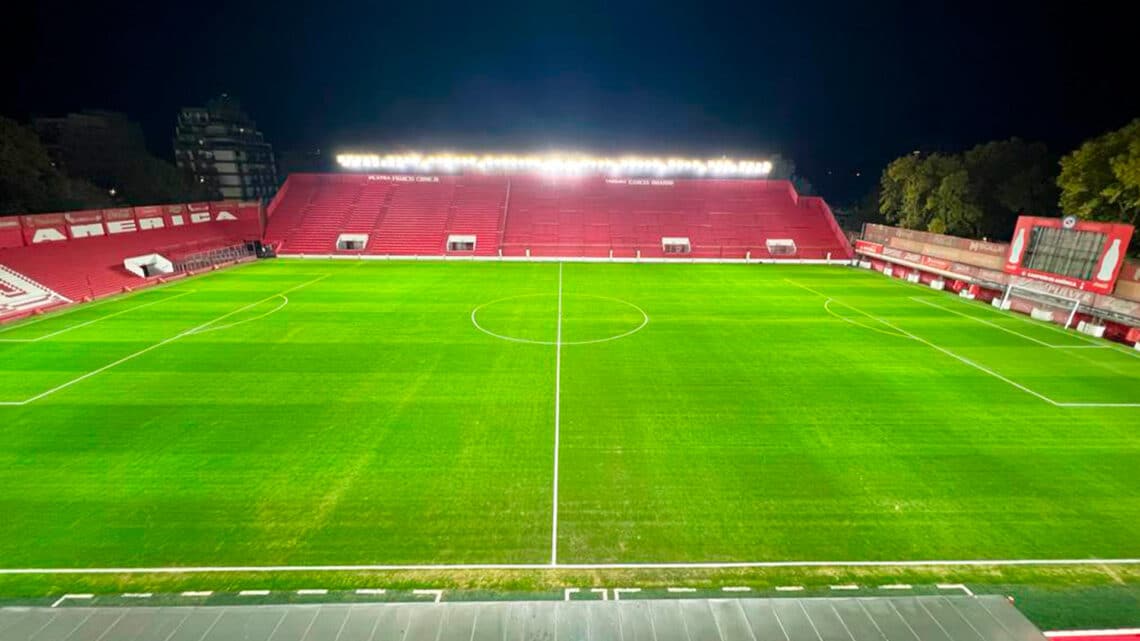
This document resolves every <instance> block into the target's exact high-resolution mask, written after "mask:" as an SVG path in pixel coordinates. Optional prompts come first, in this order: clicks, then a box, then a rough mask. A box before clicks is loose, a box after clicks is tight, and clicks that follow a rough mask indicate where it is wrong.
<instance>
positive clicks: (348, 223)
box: [266, 174, 852, 259]
mask: <svg viewBox="0 0 1140 641" xmlns="http://www.w3.org/2000/svg"><path fill="white" fill-rule="evenodd" d="M341 233H360V234H368V235H369V240H368V243H367V245H366V246H365V248H364V249H363V250H362V251H361V252H341V253H364V254H374V255H393V256H397V255H416V256H440V255H444V254H447V253H456V252H447V251H446V243H447V237H448V236H449V235H451V234H461V235H475V236H476V238H477V243H476V248H475V251H474V254H475V255H481V256H494V255H497V254H499V253H500V252H501V253H502V254H503V255H504V256H524V255H526V254H527V253H528V252H529V254H530V255H531V256H536V257H541V256H548V257H608V256H610V255H612V256H614V257H616V258H632V257H636V256H639V255H640V256H641V257H645V258H661V257H679V258H712V259H715V258H732V259H741V258H745V257H751V258H753V259H769V258H790V259H823V258H827V257H828V256H830V257H832V258H835V259H847V258H850V257H851V256H852V252H851V247H850V245H849V244H848V242H847V239H846V238H845V237H844V235H843V233H842V231H841V230H840V229H839V226H838V225H837V224H836V223H835V218H834V216H832V214H831V210H830V209H829V208H828V207H827V204H826V203H825V202H824V201H823V200H822V199H820V198H812V197H800V196H799V195H798V194H797V193H796V191H795V189H794V188H792V186H791V183H789V182H787V181H775V180H773V181H769V180H715V179H709V180H705V179H677V180H660V181H652V180H618V179H606V178H604V177H601V176H590V177H569V178H568V177H561V178H549V177H539V176H534V175H525V176H509V177H508V176H481V175H471V176H440V177H425V176H392V175H366V174H328V175H325V174H295V175H292V176H290V177H289V180H288V181H287V182H286V185H285V187H284V188H283V189H282V194H281V195H279V197H278V199H276V200H275V202H274V203H273V204H272V205H271V206H270V209H269V226H268V230H267V232H266V240H267V241H269V242H271V243H273V244H274V245H276V246H277V247H278V251H279V252H281V253H285V254H331V253H336V252H337V249H336V240H337V237H338V236H339V234H341ZM664 237H679V238H688V239H689V243H690V246H691V251H690V252H689V253H685V254H669V255H667V254H665V252H664V250H663V248H662V238H664ZM773 240H778V241H791V242H792V243H794V245H795V250H794V252H793V253H789V254H774V253H772V252H771V251H770V249H769V242H770V241H773Z"/></svg>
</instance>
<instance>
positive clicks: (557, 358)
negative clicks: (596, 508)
mask: <svg viewBox="0 0 1140 641" xmlns="http://www.w3.org/2000/svg"><path fill="white" fill-rule="evenodd" d="M561 416H562V263H558V331H557V334H556V336H555V338H554V501H553V503H554V508H553V510H551V512H552V514H553V517H552V522H551V527H550V565H558V441H559V432H560V427H559V426H560V423H561Z"/></svg>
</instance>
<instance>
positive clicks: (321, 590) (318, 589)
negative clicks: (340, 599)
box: [297, 588, 329, 596]
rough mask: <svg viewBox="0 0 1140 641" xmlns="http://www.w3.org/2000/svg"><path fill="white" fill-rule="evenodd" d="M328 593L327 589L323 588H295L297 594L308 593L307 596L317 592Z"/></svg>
mask: <svg viewBox="0 0 1140 641" xmlns="http://www.w3.org/2000/svg"><path fill="white" fill-rule="evenodd" d="M328 593H329V591H328V590H325V589H323V588H317V589H308V590H297V594H301V595H309V596H312V595H318V594H328Z"/></svg>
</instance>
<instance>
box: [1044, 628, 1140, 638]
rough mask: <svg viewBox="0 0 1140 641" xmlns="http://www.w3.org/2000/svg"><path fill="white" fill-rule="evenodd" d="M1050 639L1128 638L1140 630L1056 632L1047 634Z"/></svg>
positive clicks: (1139, 632)
mask: <svg viewBox="0 0 1140 641" xmlns="http://www.w3.org/2000/svg"><path fill="white" fill-rule="evenodd" d="M1044 634H1045V636H1047V637H1049V638H1050V639H1064V638H1065V637H1116V636H1120V637H1128V636H1134V635H1137V634H1140V628H1120V629H1119V630H1054V631H1052V632H1045V633H1044Z"/></svg>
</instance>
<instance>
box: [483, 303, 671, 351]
mask: <svg viewBox="0 0 1140 641" xmlns="http://www.w3.org/2000/svg"><path fill="white" fill-rule="evenodd" d="M559 323H561V326H562V340H561V343H560V344H562V345H590V344H593V343H604V342H606V341H612V340H617V339H619V338H625V337H626V336H629V335H631V334H635V333H637V332H639V331H641V330H642V329H643V328H644V327H645V326H646V325H648V324H649V315H648V314H646V313H645V310H643V309H641V308H640V307H638V306H637V305H634V304H633V303H630V302H628V301H624V300H621V299H618V298H610V297H608V296H595V295H593V294H563V295H562V299H561V313H559V297H558V294H521V295H518V296H508V297H506V298H499V299H497V300H493V301H490V302H488V303H483V304H482V305H480V306H478V307H476V308H475V309H473V310H471V324H473V325H474V326H475V328H476V329H478V330H479V331H481V332H483V333H484V334H487V335H490V336H494V337H495V338H499V339H502V340H505V341H511V342H514V343H529V344H532V345H556V344H559V341H558V326H559Z"/></svg>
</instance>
